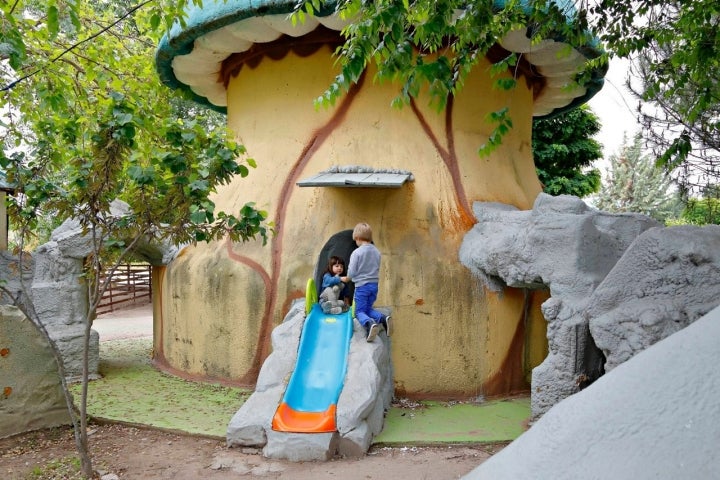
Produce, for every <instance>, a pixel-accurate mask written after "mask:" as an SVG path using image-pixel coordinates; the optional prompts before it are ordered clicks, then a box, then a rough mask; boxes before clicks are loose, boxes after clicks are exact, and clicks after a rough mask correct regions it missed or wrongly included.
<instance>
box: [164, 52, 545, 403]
mask: <svg viewBox="0 0 720 480" xmlns="http://www.w3.org/2000/svg"><path fill="white" fill-rule="evenodd" d="M485 66H487V65H484V66H482V65H481V66H480V67H478V68H477V69H476V70H475V73H474V74H472V75H471V76H470V77H469V78H468V79H467V82H466V85H465V88H464V90H463V92H462V93H461V94H460V95H458V96H457V97H456V98H455V99H454V102H453V103H452V105H451V106H449V107H448V110H447V111H446V112H443V113H437V112H435V111H434V110H431V109H429V108H428V107H427V106H426V104H427V100H428V99H427V97H425V98H424V99H421V100H419V101H418V102H417V104H416V105H413V106H407V107H405V108H403V109H401V110H396V109H392V108H391V107H390V102H391V100H392V99H393V97H394V96H395V92H396V91H397V86H392V85H378V84H374V83H373V81H372V78H371V77H368V78H366V79H364V81H363V82H362V84H361V85H360V86H359V87H358V88H357V89H356V90H353V91H351V92H350V94H348V95H347V96H346V97H343V98H341V99H340V100H339V101H338V103H337V104H336V105H335V107H334V108H333V109H330V110H323V109H321V110H316V109H315V108H314V106H313V103H312V100H313V98H315V97H316V96H317V95H319V94H321V93H322V92H323V90H324V88H325V87H326V86H327V85H329V84H330V82H331V80H332V78H333V77H334V76H335V74H336V71H335V70H334V68H333V59H332V58H331V56H330V50H329V49H322V50H320V51H318V52H316V53H314V54H313V55H311V56H309V57H305V58H300V57H298V56H296V55H294V54H292V53H290V54H288V55H287V56H286V57H285V58H283V59H282V60H278V61H273V60H270V59H268V58H265V59H263V61H262V62H261V63H260V64H259V65H258V66H257V67H256V68H254V69H251V68H249V67H247V66H244V67H243V69H242V71H241V73H240V75H238V77H237V78H235V79H233V80H232V81H231V83H230V85H229V87H228V105H229V107H228V111H229V113H228V124H229V126H230V128H231V129H232V130H233V131H235V132H237V135H238V139H239V140H240V141H241V142H242V143H243V144H244V145H245V146H246V147H247V149H248V152H249V155H250V156H251V157H253V158H254V159H255V160H256V161H257V164H258V168H257V169H256V170H253V171H252V172H251V174H250V176H249V177H247V178H245V179H240V178H237V179H235V180H234V181H233V182H232V183H231V184H230V185H228V186H227V187H225V188H223V189H222V190H220V191H219V192H218V195H217V197H216V199H215V200H216V203H217V208H218V209H222V210H225V211H229V212H237V210H238V209H239V208H240V207H241V206H242V205H243V204H245V203H246V202H248V201H254V202H256V203H257V206H258V207H259V208H262V209H265V210H267V211H268V212H269V214H270V218H271V219H272V220H273V221H274V222H276V224H277V235H276V236H275V237H274V238H273V239H272V241H271V242H269V243H268V245H267V246H265V247H262V246H261V244H260V242H259V241H258V242H251V243H247V244H242V245H227V244H225V243H216V244H212V245H209V246H205V245H201V246H197V247H188V248H186V249H185V250H184V251H183V252H182V254H181V255H180V256H179V258H178V259H177V260H175V261H173V262H172V263H171V264H170V266H169V267H168V269H167V272H166V274H165V277H164V278H165V280H164V281H163V284H162V286H161V288H162V298H163V301H162V306H161V310H162V312H161V316H162V340H161V341H160V344H157V345H156V350H159V351H160V353H161V355H162V357H163V361H164V362H166V364H167V366H169V367H170V368H174V369H178V370H182V371H184V372H187V373H188V374H190V375H198V376H205V377H218V378H225V379H229V380H235V381H239V382H246V383H247V382H252V381H253V380H254V375H256V374H257V369H258V368H259V362H260V361H261V360H262V358H264V356H266V355H267V353H268V351H267V344H268V341H267V339H268V335H269V331H270V329H271V328H272V326H274V325H276V324H278V323H279V322H281V321H282V319H283V316H284V314H285V313H286V311H287V308H288V305H289V302H290V301H291V300H292V299H293V298H300V297H303V296H304V288H305V284H306V281H307V279H308V278H309V277H311V276H312V275H313V272H314V264H315V261H316V259H317V255H318V254H319V252H320V249H321V248H322V246H323V244H324V243H325V241H326V240H327V239H328V238H329V237H330V236H332V235H333V234H334V233H337V232H339V231H341V230H346V229H352V228H353V226H354V225H355V224H356V223H357V222H359V221H366V222H368V223H369V224H370V225H371V226H372V227H373V230H374V235H375V238H374V240H375V244H376V245H377V247H378V248H379V249H380V251H381V253H382V254H383V260H382V271H381V280H380V292H379V296H378V301H377V302H376V305H378V306H388V307H391V308H392V310H393V319H394V321H395V327H396V329H395V334H394V335H393V337H392V358H393V362H394V368H395V382H396V390H397V392H398V393H399V394H403V395H410V396H425V397H433V396H434V397H443V396H472V395H478V394H488V393H490V394H496V393H503V392H487V391H485V390H487V386H486V387H485V389H484V387H483V386H484V385H485V384H486V382H487V381H488V380H489V379H490V378H491V377H493V376H494V377H497V376H498V375H502V370H503V365H506V364H507V361H508V359H507V357H508V352H510V351H511V350H513V349H512V348H511V344H512V343H513V342H516V343H517V342H518V340H517V338H518V332H520V330H519V329H520V328H524V326H523V325H522V322H523V312H524V308H523V304H524V302H525V299H524V298H523V296H522V295H505V296H497V295H494V294H489V293H487V292H486V291H485V290H484V288H483V286H482V285H481V284H480V283H479V282H478V280H477V279H475V278H473V276H472V275H471V274H470V272H469V271H468V269H467V268H465V267H464V266H463V265H462V264H461V263H460V262H459V260H458V249H459V247H460V244H461V242H462V239H463V236H464V235H465V233H466V232H467V230H469V229H470V228H471V226H472V223H474V219H473V217H472V212H471V205H472V202H473V201H496V202H503V203H507V204H512V205H515V206H517V207H519V208H522V209H528V208H530V207H531V206H532V202H533V200H534V198H535V197H536V195H537V194H538V193H539V192H540V190H541V187H540V184H539V182H538V179H537V177H536V175H535V170H534V166H533V162H532V153H531V138H530V135H531V125H532V120H531V107H532V106H531V104H532V95H531V92H530V91H529V89H528V88H526V86H525V83H524V81H521V82H520V86H519V87H518V88H517V89H516V90H514V91H512V92H503V91H498V90H494V89H493V88H492V86H491V80H490V79H489V78H486V71H487V69H486V68H485ZM505 105H509V106H510V112H511V115H512V118H513V124H514V128H513V129H512V131H511V132H510V133H509V134H508V136H507V137H506V138H505V140H504V142H503V145H502V146H501V147H500V148H499V149H498V150H497V151H495V152H494V153H493V154H492V155H491V156H490V157H488V158H480V157H479V156H478V155H477V150H478V147H479V146H480V145H481V144H482V143H484V142H485V141H486V140H487V137H488V135H489V133H490V131H491V130H492V126H491V125H488V124H487V123H485V122H484V121H483V119H484V117H485V115H486V114H487V113H489V112H491V111H493V110H496V109H499V108H501V107H503V106H505ZM448 112H449V114H450V115H446V113H448ZM332 165H363V166H370V167H375V168H397V169H403V170H410V171H412V172H413V174H414V178H415V181H414V182H412V183H408V184H406V185H405V186H403V187H402V188H400V189H369V188H300V187H298V186H296V185H295V183H296V182H297V181H298V180H300V179H303V178H306V177H309V176H311V175H313V174H316V173H318V172H320V171H322V170H325V169H327V168H329V167H330V166H332ZM268 312H269V313H268ZM536 330H538V329H536ZM523 331H524V332H525V333H527V331H526V330H523ZM521 337H522V335H521ZM519 341H521V342H523V341H525V340H524V339H523V338H521V339H520V340H519ZM156 342H158V340H157V338H156ZM258 345H260V347H258ZM516 347H517V345H515V348H514V350H517V348H516Z"/></svg>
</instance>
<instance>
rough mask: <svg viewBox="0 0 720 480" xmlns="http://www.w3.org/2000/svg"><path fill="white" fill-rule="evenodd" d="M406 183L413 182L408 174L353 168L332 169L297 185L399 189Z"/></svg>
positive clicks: (411, 176) (410, 174)
mask: <svg viewBox="0 0 720 480" xmlns="http://www.w3.org/2000/svg"><path fill="white" fill-rule="evenodd" d="M407 181H413V175H412V173H410V172H405V171H378V170H372V169H368V168H364V169H363V170H362V171H358V169H357V168H355V169H353V167H333V168H332V169H330V170H327V171H325V172H320V173H318V174H317V175H313V176H312V177H309V178H306V179H304V180H300V181H299V182H297V185H298V186H299V187H346V188H347V187H366V188H367V187H369V188H400V187H402V186H403V184H405V182H407Z"/></svg>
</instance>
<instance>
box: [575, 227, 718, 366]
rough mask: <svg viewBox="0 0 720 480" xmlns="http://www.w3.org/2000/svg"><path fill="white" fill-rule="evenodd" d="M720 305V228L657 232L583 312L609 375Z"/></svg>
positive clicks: (632, 251)
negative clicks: (603, 356)
mask: <svg viewBox="0 0 720 480" xmlns="http://www.w3.org/2000/svg"><path fill="white" fill-rule="evenodd" d="M719 304H720V227H719V226H716V225H708V226H705V227H696V226H678V227H668V228H653V229H650V230H647V231H646V232H644V233H643V234H642V235H640V236H639V237H638V238H637V239H636V240H635V241H634V242H633V243H632V245H630V247H629V248H628V249H627V251H626V252H625V254H624V255H623V257H622V259H621V260H620V261H619V262H618V263H617V265H616V266H615V268H614V269H613V270H612V271H611V272H610V274H608V276H607V277H606V278H605V280H604V281H603V282H602V283H601V284H600V285H599V286H598V288H597V289H596V290H595V291H594V292H593V295H592V296H591V298H590V301H589V302H588V306H587V309H586V312H585V315H586V317H587V318H588V319H589V325H590V332H591V334H592V337H593V339H594V341H595V344H596V345H597V346H598V348H600V349H601V350H602V352H603V354H604V355H605V358H606V363H605V370H606V371H609V370H612V369H613V368H616V367H617V366H618V365H620V364H621V363H623V362H625V361H627V360H629V359H630V358H631V357H633V356H634V355H636V354H637V353H639V352H641V351H642V350H644V349H646V348H648V347H649V346H651V345H653V344H654V343H656V342H658V341H660V340H662V339H663V338H665V337H668V336H669V335H672V334H673V333H675V332H677V331H679V330H681V329H683V328H685V327H687V326H688V325H690V324H691V323H692V322H694V321H695V320H697V319H698V318H700V317H702V316H703V315H705V314H706V313H708V312H709V311H710V310H712V309H713V308H715V307H716V306H718V305H719Z"/></svg>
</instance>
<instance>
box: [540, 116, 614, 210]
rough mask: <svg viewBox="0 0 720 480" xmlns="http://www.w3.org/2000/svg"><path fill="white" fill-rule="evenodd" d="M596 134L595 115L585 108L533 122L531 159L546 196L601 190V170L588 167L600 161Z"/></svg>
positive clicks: (597, 128) (578, 194)
mask: <svg viewBox="0 0 720 480" xmlns="http://www.w3.org/2000/svg"><path fill="white" fill-rule="evenodd" d="M599 131H600V123H599V121H598V118H597V116H595V114H594V113H593V112H592V110H590V108H589V107H587V106H585V105H583V106H582V107H580V108H576V109H574V110H570V111H568V112H565V113H562V114H560V115H557V116H555V117H552V118H548V119H540V120H535V121H534V122H533V138H532V147H533V158H534V159H535V168H536V169H537V174H538V178H539V179H540V182H541V183H542V185H543V191H544V192H545V193H547V194H550V195H575V196H578V197H584V196H586V195H589V194H591V193H595V192H597V191H598V190H599V189H600V171H599V170H598V169H596V168H589V167H590V166H591V165H592V163H593V162H594V161H595V160H598V159H599V158H602V149H601V146H600V144H599V143H598V142H597V141H595V140H593V138H592V137H593V136H594V135H596V134H597V133H598V132H599Z"/></svg>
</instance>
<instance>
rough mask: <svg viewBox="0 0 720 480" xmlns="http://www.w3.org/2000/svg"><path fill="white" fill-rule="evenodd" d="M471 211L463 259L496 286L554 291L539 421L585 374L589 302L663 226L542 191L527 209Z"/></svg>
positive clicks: (591, 349)
mask: <svg viewBox="0 0 720 480" xmlns="http://www.w3.org/2000/svg"><path fill="white" fill-rule="evenodd" d="M473 209H474V212H475V216H476V218H477V219H478V223H477V224H476V225H475V226H474V227H473V228H472V230H470V232H468V234H467V235H466V236H465V238H464V239H463V243H462V245H461V248H460V252H459V257H460V260H461V262H462V263H463V264H464V265H466V266H467V267H468V268H469V269H470V270H471V271H472V272H473V273H474V274H475V275H476V276H477V277H478V278H480V279H482V280H483V281H485V282H486V284H487V285H488V287H489V288H492V289H495V290H501V289H502V288H504V287H505V286H511V287H516V288H529V289H534V288H549V290H550V294H551V298H550V299H549V300H548V301H546V302H545V303H544V304H543V306H542V311H543V315H544V316H545V319H546V320H547V322H548V327H547V338H548V350H549V352H548V356H547V358H546V359H545V360H544V361H543V363H542V364H541V365H539V366H538V367H536V368H535V369H533V373H532V390H531V409H532V414H533V417H535V418H537V417H538V416H540V415H542V413H544V412H545V411H547V409H548V408H549V407H550V406H552V405H554V404H555V403H557V402H558V401H559V400H561V399H562V398H565V397H567V396H568V395H570V394H572V393H575V392H577V391H578V390H579V387H580V385H581V383H582V380H583V379H584V378H586V377H587V376H588V375H587V372H586V368H587V363H588V362H587V361H586V358H594V357H595V356H596V353H595V350H597V349H596V347H595V346H594V344H593V343H592V342H591V341H590V333H589V327H588V322H587V319H586V318H585V317H584V316H583V312H584V310H585V308H586V306H587V302H588V300H589V298H590V296H591V294H592V293H593V291H594V290H595V289H596V288H597V286H598V285H599V284H600V283H601V282H602V281H603V279H604V278H605V277H606V276H607V274H608V273H609V272H610V270H611V269H612V268H613V267H614V266H615V263H617V261H618V260H619V259H620V258H621V257H622V255H623V254H624V252H625V250H626V249H627V248H628V246H629V245H630V243H631V242H632V241H633V240H634V239H635V238H636V237H637V236H638V235H639V234H640V233H642V232H643V231H645V230H647V229H648V228H652V227H656V226H658V225H659V224H658V222H656V221H655V220H653V219H651V218H649V217H647V216H644V215H639V214H609V213H606V212H601V211H598V210H595V209H592V208H590V207H588V206H587V205H586V204H585V203H584V202H583V201H582V200H580V199H578V198H576V197H572V196H567V195H565V196H559V197H552V196H550V195H546V194H540V195H539V196H538V197H537V199H536V200H535V204H534V205H533V209H532V210H530V211H521V210H517V209H515V208H514V207H509V206H508V205H503V204H497V203H475V204H474V205H473ZM593 365H594V364H593Z"/></svg>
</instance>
